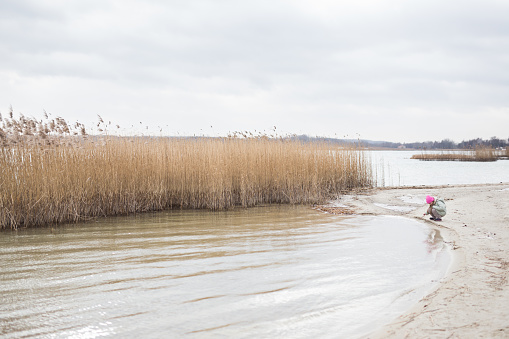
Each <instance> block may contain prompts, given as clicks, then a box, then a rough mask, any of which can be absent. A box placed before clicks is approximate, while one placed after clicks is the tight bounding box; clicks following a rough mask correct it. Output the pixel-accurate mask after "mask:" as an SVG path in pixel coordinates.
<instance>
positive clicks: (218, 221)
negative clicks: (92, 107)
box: [0, 151, 509, 338]
mask: <svg viewBox="0 0 509 339" xmlns="http://www.w3.org/2000/svg"><path fill="white" fill-rule="evenodd" d="M415 153H419V152H418V151H397V152H395V151H373V152H370V156H371V159H372V161H373V168H374V172H375V174H376V176H377V184H378V185H379V186H415V185H453V184H479V183H498V182H509V161H504V160H499V161H497V162H488V163H484V162H482V163H481V162H455V161H446V162H437V161H418V160H412V159H410V157H411V156H412V155H413V154H415ZM403 198H406V199H414V198H415V197H402V199H403ZM411 203H412V204H417V203H419V201H414V200H412V201H411ZM423 206H424V203H423ZM449 262H450V257H449V253H448V251H447V250H446V249H445V246H444V244H443V242H442V238H441V236H440V233H439V232H438V230H436V229H432V228H429V227H428V226H427V225H425V224H424V223H421V222H418V221H416V220H410V219H405V218H400V217H383V216H378V217H374V216H373V217H367V216H349V217H345V216H334V215H329V214H325V213H322V212H318V211H316V210H313V209H312V208H310V207H302V206H301V207H292V206H271V207H260V208H252V209H238V210H232V211H227V212H210V211H169V212H161V213H154V214H143V215H138V216H135V217H118V218H106V219H98V220H96V221H95V222H90V223H83V224H78V225H63V226H58V227H53V228H51V229H28V230H18V231H5V232H2V233H0V336H1V337H4V338H19V337H28V338H30V337H37V338H69V337H70V338H97V337H105V336H106V337H118V338H138V337H144V338H159V337H188V338H211V337H212V338H216V337H217V338H231V337H234V338H252V337H257V338H273V337H284V338H312V337H320V338H337V337H353V338H355V337H358V336H360V335H363V334H367V333H369V332H370V331H372V330H374V329H376V328H377V327H380V326H382V325H383V324H385V323H387V322H390V321H391V320H392V319H394V318H395V317H397V316H398V315H399V314H401V313H403V312H404V311H405V310H407V309H408V308H409V307H410V306H411V305H412V304H414V303H415V302H416V301H417V300H419V299H420V298H421V297H422V296H424V295H425V294H426V293H427V291H429V290H430V289H431V288H433V287H434V286H435V285H436V284H437V281H439V280H440V279H441V277H443V276H444V274H445V272H446V270H447V267H448V265H449Z"/></svg>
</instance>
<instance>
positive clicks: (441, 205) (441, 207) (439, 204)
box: [432, 198, 447, 217]
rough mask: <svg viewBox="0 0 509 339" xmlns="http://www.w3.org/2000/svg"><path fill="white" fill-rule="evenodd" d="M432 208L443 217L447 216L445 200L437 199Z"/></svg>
mask: <svg viewBox="0 0 509 339" xmlns="http://www.w3.org/2000/svg"><path fill="white" fill-rule="evenodd" d="M432 207H433V209H434V210H435V211H437V212H438V214H440V216H442V217H443V216H444V215H446V214H447V208H446V207H445V202H444V199H439V198H436V199H435V201H434V202H433V205H432Z"/></svg>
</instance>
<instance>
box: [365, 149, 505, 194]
mask: <svg viewBox="0 0 509 339" xmlns="http://www.w3.org/2000/svg"><path fill="white" fill-rule="evenodd" d="M420 153H422V152H421V151H372V152H369V154H370V155H371V160H372V162H373V169H374V173H375V175H376V176H377V182H378V185H379V186H414V185H457V184H484V183H499V182H509V160H498V161H494V162H471V161H420V160H415V159H410V158H411V157H412V155H414V154H420ZM438 153H440V152H438Z"/></svg>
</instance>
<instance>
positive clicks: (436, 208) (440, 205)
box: [424, 195, 447, 221]
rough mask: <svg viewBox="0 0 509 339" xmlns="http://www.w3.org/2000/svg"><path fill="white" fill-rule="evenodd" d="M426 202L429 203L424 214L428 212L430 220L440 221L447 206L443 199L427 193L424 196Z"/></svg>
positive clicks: (445, 212)
mask: <svg viewBox="0 0 509 339" xmlns="http://www.w3.org/2000/svg"><path fill="white" fill-rule="evenodd" d="M426 203H427V204H429V207H428V210H427V211H426V214H424V215H427V214H430V215H431V218H430V219H431V220H434V221H442V217H444V216H445V215H446V214H447V208H446V206H445V202H444V200H443V199H439V198H434V197H432V196H430V195H428V196H427V197H426Z"/></svg>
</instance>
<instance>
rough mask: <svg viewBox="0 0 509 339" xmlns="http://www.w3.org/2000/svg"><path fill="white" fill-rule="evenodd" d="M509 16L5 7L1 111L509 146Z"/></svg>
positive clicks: (107, 1)
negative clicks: (496, 140) (508, 142)
mask: <svg viewBox="0 0 509 339" xmlns="http://www.w3.org/2000/svg"><path fill="white" fill-rule="evenodd" d="M508 18H509V1H507V0H482V1H481V0H474V1H468V0H413V1H410V0H407V1H404V0H379V1H377V0H335V1H333V0H313V1H304V0H270V1H268V0H256V1H252V0H245V1H243V0H167V1H163V0H139V1H138V0H87V1H84V0H83V1H79V0H78V1H68V0H33V1H27V0H1V1H0V113H2V114H4V115H5V114H6V113H7V112H8V110H9V106H10V105H12V107H13V108H14V111H15V113H17V112H22V113H23V114H25V115H29V116H34V117H36V118H42V114H43V110H46V111H47V112H50V113H52V114H53V115H54V116H62V117H64V118H65V119H67V120H68V121H71V122H72V121H76V120H79V121H80V122H83V123H86V124H92V123H93V122H96V121H97V115H98V114H99V115H101V116H102V117H103V118H104V119H105V120H111V121H112V122H114V123H115V124H119V125H120V126H121V127H122V128H123V130H124V131H126V132H128V131H129V130H131V131H132V130H133V128H132V127H131V126H132V125H135V126H150V130H151V131H154V132H155V131H157V133H159V132H158V131H159V130H158V127H157V126H160V127H161V128H162V129H163V133H164V134H171V135H177V134H180V135H193V134H197V135H202V134H203V135H212V136H215V135H225V134H227V133H228V132H229V131H239V130H248V131H254V130H257V131H270V130H271V129H272V128H273V126H276V127H277V129H278V131H280V132H281V133H297V134H308V135H319V136H331V137H341V138H342V137H344V136H348V137H354V138H357V137H360V138H364V139H372V140H388V141H395V142H411V141H426V140H441V139H444V138H451V139H453V140H455V141H458V142H459V141H462V140H463V139H470V138H475V137H483V138H490V137H492V136H497V137H500V138H507V137H509V19H508ZM140 122H142V123H143V125H140Z"/></svg>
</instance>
